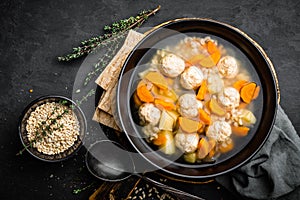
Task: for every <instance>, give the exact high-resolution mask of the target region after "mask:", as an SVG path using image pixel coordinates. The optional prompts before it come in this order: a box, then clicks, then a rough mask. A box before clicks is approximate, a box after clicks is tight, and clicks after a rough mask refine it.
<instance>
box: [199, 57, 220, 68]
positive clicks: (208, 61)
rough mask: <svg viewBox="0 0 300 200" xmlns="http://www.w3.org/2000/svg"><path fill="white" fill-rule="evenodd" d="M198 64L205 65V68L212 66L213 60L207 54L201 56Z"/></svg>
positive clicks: (213, 64)
mask: <svg viewBox="0 0 300 200" xmlns="http://www.w3.org/2000/svg"><path fill="white" fill-rule="evenodd" d="M199 64H200V65H201V66H202V67H206V68H210V67H213V66H215V65H216V64H215V62H214V60H213V59H212V58H211V57H210V56H207V57H205V58H203V59H202V60H201V61H200V62H199Z"/></svg>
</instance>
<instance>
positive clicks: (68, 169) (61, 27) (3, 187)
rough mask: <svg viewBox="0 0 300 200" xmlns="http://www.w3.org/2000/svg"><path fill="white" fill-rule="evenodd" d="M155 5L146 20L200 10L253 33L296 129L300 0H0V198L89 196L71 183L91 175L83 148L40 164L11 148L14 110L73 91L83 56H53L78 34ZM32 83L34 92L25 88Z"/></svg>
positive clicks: (17, 145)
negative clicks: (63, 58)
mask: <svg viewBox="0 0 300 200" xmlns="http://www.w3.org/2000/svg"><path fill="white" fill-rule="evenodd" d="M158 4H160V5H161V6H162V8H161V11H160V12H159V13H158V14H157V15H156V16H155V17H152V18H151V19H150V20H149V21H148V22H147V24H146V26H154V25H157V24H159V23H161V22H164V21H167V20H169V19H174V18H181V17H205V18H212V19H215V20H219V21H222V22H225V23H229V24H231V25H233V26H235V27H237V28H239V29H241V30H243V31H244V32H246V33H247V34H248V35H249V36H250V37H252V38H253V39H254V40H256V41H257V42H258V43H259V44H260V45H261V46H262V47H263V48H264V49H265V51H266V52H267V54H268V55H269V57H270V59H271V60H272V62H273V64H274V66H275V68H276V71H277V74H278V78H279V84H280V88H281V105H282V107H283V108H284V110H285V111H286V113H287V114H288V116H289V117H290V119H291V121H292V123H293V124H294V126H295V128H296V130H297V132H298V133H300V115H299V111H300V109H299V108H300V95H299V94H300V71H299V63H300V54H299V53H300V23H299V22H300V15H299V13H300V2H299V1H294V0H289V1H281V0H276V1H272V0H268V1H256V0H251V1H249V0H247V1H239V0H228V1H223V0H214V1H210V0H205V1H203V0H202V1H199V0H198V1H180V0H174V1H167V0H160V1H154V0H150V1H142V0H128V1H117V0H111V1H103V0H102V1H101V0H86V1H80V0H57V1H34V0H27V1H25V0H15V1H9V0H1V1H0V91H1V95H0V127H1V129H0V130H1V132H0V134H1V138H0V166H1V169H0V177H1V179H0V199H87V198H88V196H89V195H90V194H91V193H92V190H93V189H94V188H95V187H92V188H90V189H88V190H86V191H84V192H82V193H81V194H79V195H73V194H72V190H73V189H74V188H77V187H83V186H85V185H88V184H89V183H90V182H91V180H93V181H94V180H95V179H94V178H93V177H91V175H89V174H88V173H87V171H86V169H85V168H84V163H83V158H84V156H83V150H81V151H80V152H79V153H78V155H77V156H76V157H74V158H72V159H70V160H68V161H64V162H60V163H45V162H41V161H38V160H36V159H34V158H33V157H31V156H30V155H29V154H28V153H25V154H24V155H22V156H18V157H17V156H15V154H16V153H17V152H18V150H20V149H21V148H22V145H21V142H20V139H19V136H18V130H17V122H18V117H19V115H20V113H21V111H22V110H23V109H24V107H25V106H26V105H27V104H28V103H29V102H30V101H31V100H33V99H35V98H36V97H38V96H41V95H46V94H60V95H64V96H69V97H70V96H71V94H72V86H73V80H74V78H75V75H76V72H77V70H78V68H79V66H80V64H81V62H82V61H83V59H79V60H77V61H74V62H71V63H59V62H58V61H57V60H56V57H57V56H58V55H61V54H65V53H67V52H69V51H70V50H71V47H73V46H76V45H78V44H79V42H80V41H82V40H84V39H87V38H90V37H92V36H95V35H98V34H101V33H102V28H103V26H104V25H106V24H110V23H111V22H113V21H117V20H120V19H123V18H126V17H129V16H131V15H135V14H137V13H138V12H139V11H140V10H142V9H150V8H154V7H156V6H157V5H158ZM30 89H33V93H30V92H29V90H30Z"/></svg>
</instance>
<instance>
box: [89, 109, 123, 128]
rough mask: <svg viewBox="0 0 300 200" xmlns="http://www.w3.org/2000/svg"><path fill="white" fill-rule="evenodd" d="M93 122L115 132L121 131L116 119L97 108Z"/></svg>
mask: <svg viewBox="0 0 300 200" xmlns="http://www.w3.org/2000/svg"><path fill="white" fill-rule="evenodd" d="M93 120H94V121H96V122H99V123H101V124H103V125H105V126H108V127H110V128H112V129H114V130H117V131H121V129H120V128H119V127H118V125H117V124H116V122H115V120H114V117H113V116H112V115H110V114H108V113H106V112H104V111H103V110H100V109H99V108H98V107H97V108H96V111H95V113H94V116H93Z"/></svg>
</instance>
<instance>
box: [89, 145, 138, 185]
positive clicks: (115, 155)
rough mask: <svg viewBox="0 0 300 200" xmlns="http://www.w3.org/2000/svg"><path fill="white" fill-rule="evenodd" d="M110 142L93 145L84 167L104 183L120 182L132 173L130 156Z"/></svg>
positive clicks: (132, 167)
mask: <svg viewBox="0 0 300 200" xmlns="http://www.w3.org/2000/svg"><path fill="white" fill-rule="evenodd" d="M122 150H124V148H123V147H122V146H121V145H120V144H118V143H116V142H114V141H111V140H102V141H98V142H96V143H94V144H93V145H92V146H91V147H90V148H89V149H88V152H87V154H86V165H87V168H88V170H89V171H90V173H91V174H93V175H94V176H95V177H96V178H99V179H101V180H104V181H121V180H124V179H126V178H128V177H129V176H131V175H132V173H134V165H133V161H132V158H131V156H130V154H129V153H128V152H127V151H126V150H124V151H122Z"/></svg>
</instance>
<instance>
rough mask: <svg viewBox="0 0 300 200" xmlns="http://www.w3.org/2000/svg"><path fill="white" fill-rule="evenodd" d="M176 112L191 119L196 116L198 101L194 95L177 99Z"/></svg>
mask: <svg viewBox="0 0 300 200" xmlns="http://www.w3.org/2000/svg"><path fill="white" fill-rule="evenodd" d="M178 104H179V107H178V112H179V113H180V114H181V115H182V116H183V117H187V118H193V117H197V116H198V106H199V104H198V101H197V99H196V95H195V94H191V93H188V94H184V95H182V96H180V97H179V99H178Z"/></svg>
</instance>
